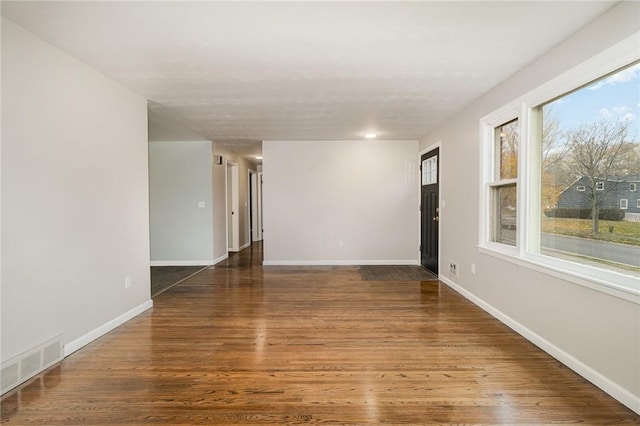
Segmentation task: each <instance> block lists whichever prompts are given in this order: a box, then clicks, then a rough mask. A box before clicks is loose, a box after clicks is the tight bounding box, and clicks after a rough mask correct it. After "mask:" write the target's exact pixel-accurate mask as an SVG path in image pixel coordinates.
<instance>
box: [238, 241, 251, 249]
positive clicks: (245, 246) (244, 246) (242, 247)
mask: <svg viewBox="0 0 640 426" xmlns="http://www.w3.org/2000/svg"><path fill="white" fill-rule="evenodd" d="M250 245H251V241H249V242H248V243H245V244H243V245H241V246H240V248H239V249H238V251H242V250H244V249H246V248H247V247H249V246H250Z"/></svg>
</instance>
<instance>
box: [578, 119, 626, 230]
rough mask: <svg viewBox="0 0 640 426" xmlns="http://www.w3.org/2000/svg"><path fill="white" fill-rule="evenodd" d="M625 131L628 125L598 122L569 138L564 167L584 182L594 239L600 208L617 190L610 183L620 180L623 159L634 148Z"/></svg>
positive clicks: (619, 122)
mask: <svg viewBox="0 0 640 426" xmlns="http://www.w3.org/2000/svg"><path fill="white" fill-rule="evenodd" d="M627 127H628V123H627V122H621V121H609V120H601V121H597V122H594V123H590V124H587V125H584V126H582V127H580V128H578V129H577V130H575V131H573V132H571V133H570V134H569V137H568V143H567V145H568V148H569V151H568V152H569V154H568V156H567V158H566V161H567V165H568V166H569V167H570V169H571V170H572V171H573V172H574V173H575V174H576V175H577V177H585V178H586V179H585V192H586V195H587V196H588V197H589V201H590V203H591V217H592V226H591V232H592V233H593V234H594V235H595V234H597V233H598V227H599V221H598V215H599V210H600V206H601V204H602V202H603V201H604V200H605V198H606V197H607V194H608V193H610V192H611V191H614V190H615V189H616V185H612V184H610V182H611V181H614V180H617V179H619V178H620V177H621V172H622V164H623V162H624V161H625V155H626V154H627V153H628V152H629V151H630V149H632V147H633V145H635V144H631V143H629V142H628V141H627V140H626V138H627Z"/></svg>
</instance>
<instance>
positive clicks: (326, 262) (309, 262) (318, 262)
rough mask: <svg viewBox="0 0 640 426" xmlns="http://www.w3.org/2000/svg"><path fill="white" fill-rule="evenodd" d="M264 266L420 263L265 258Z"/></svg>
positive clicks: (416, 262)
mask: <svg viewBox="0 0 640 426" xmlns="http://www.w3.org/2000/svg"><path fill="white" fill-rule="evenodd" d="M262 264H263V265H264V266H357V265H419V263H418V261H417V260H415V259H414V260H264V261H263V262H262Z"/></svg>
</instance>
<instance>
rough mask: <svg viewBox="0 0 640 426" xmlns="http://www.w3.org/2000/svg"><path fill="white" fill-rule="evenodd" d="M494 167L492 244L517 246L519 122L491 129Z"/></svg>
mask: <svg viewBox="0 0 640 426" xmlns="http://www.w3.org/2000/svg"><path fill="white" fill-rule="evenodd" d="M493 141H494V143H493V156H494V161H495V167H494V170H493V182H492V183H491V184H490V186H491V190H490V192H491V198H492V201H491V204H492V212H491V216H492V226H491V228H492V231H491V234H492V238H491V240H492V241H494V242H498V243H502V244H508V245H512V246H515V245H516V223H517V218H516V212H517V192H516V187H517V178H518V120H517V119H515V120H511V121H509V122H507V123H504V124H501V125H499V126H497V127H495V128H494V129H493Z"/></svg>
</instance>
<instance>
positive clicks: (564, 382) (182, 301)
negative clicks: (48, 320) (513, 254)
mask: <svg viewBox="0 0 640 426" xmlns="http://www.w3.org/2000/svg"><path fill="white" fill-rule="evenodd" d="M261 258H262V257H261V251H260V246H259V245H253V246H252V248H250V249H247V250H245V251H243V252H241V253H240V254H237V255H235V256H232V257H231V258H230V259H228V260H227V261H225V262H224V263H223V264H220V265H218V266H217V267H216V268H215V269H206V270H203V271H202V272H200V273H198V274H197V275H195V276H193V277H191V278H189V279H188V280H186V281H184V282H182V283H180V284H179V285H177V286H175V287H173V288H171V289H170V290H168V291H167V292H165V293H163V294H161V295H159V296H158V297H157V298H156V299H155V300H154V303H155V304H154V308H153V310H152V311H148V312H146V313H143V314H142V315H140V316H138V317H136V318H134V319H133V320H131V321H129V322H128V323H126V324H124V325H123V326H121V327H119V328H117V329H116V330H114V331H113V332H111V333H109V334H107V335H106V336H104V337H102V338H100V339H99V340H97V341H95V342H94V343H92V344H90V345H88V346H86V347H85V348H83V349H81V350H80V351H78V352H76V353H75V354H73V355H71V356H70V357H68V358H67V359H65V360H64V361H63V362H62V363H61V364H59V365H58V366H57V367H55V368H53V369H51V370H50V371H49V372H47V373H46V374H43V375H41V376H39V377H38V378H36V379H35V380H34V381H32V382H30V383H29V384H27V385H25V386H22V387H21V388H19V389H17V390H16V391H13V392H12V393H10V394H8V395H6V396H5V397H4V398H3V399H2V423H3V424H4V423H6V424H11V425H14V424H15V425H18V424H36V425H44V424H50V425H51V424H65V425H66V424H77V425H96V424H100V425H115V424H126V425H144V424H172V425H194V424H299V423H330V424H385V423H387V424H504V425H514V424H549V423H565V424H574V423H583V424H640V418H639V416H637V415H636V414H634V413H633V412H632V411H630V410H628V409H627V408H625V407H624V406H622V405H621V404H619V403H618V402H616V401H615V400H613V399H612V398H610V397H609V396H607V395H606V394H604V393H603V392H602V391H600V390H599V389H597V388H596V387H594V386H593V385H591V384H589V383H588V382H586V381H585V380H584V379H582V378H581V377H579V376H578V375H576V374H575V373H573V372H572V371H570V370H569V369H567V368H566V367H564V366H563V365H561V364H560V363H559V362H557V361H555V360H554V359H553V358H551V357H550V356H548V355H546V354H545V353H543V352H542V351H540V350H539V349H537V348H536V347H535V346H533V345H532V344H530V343H529V342H528V341H526V340H524V339H523V338H522V337H520V336H518V335H517V334H515V333H514V332H512V331H511V330H510V329H508V328H507V327H506V326H504V325H503V324H501V323H500V322H498V321H497V320H495V319H494V318H492V317H490V316H489V315H488V314H486V313H485V312H483V311H482V310H480V309H479V308H477V307H476V306H475V305H473V304H471V303H469V302H468V301H466V300H465V299H464V298H462V297H461V296H460V295H458V294H457V293H455V292H454V291H452V290H450V289H449V288H448V287H447V286H446V285H444V284H441V283H439V282H437V281H431V282H419V281H416V282H408V281H404V282H391V281H384V282H382V281H381V282H376V281H364V280H363V279H362V277H361V276H360V274H359V272H358V267H262V266H261V265H260V262H261Z"/></svg>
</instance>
